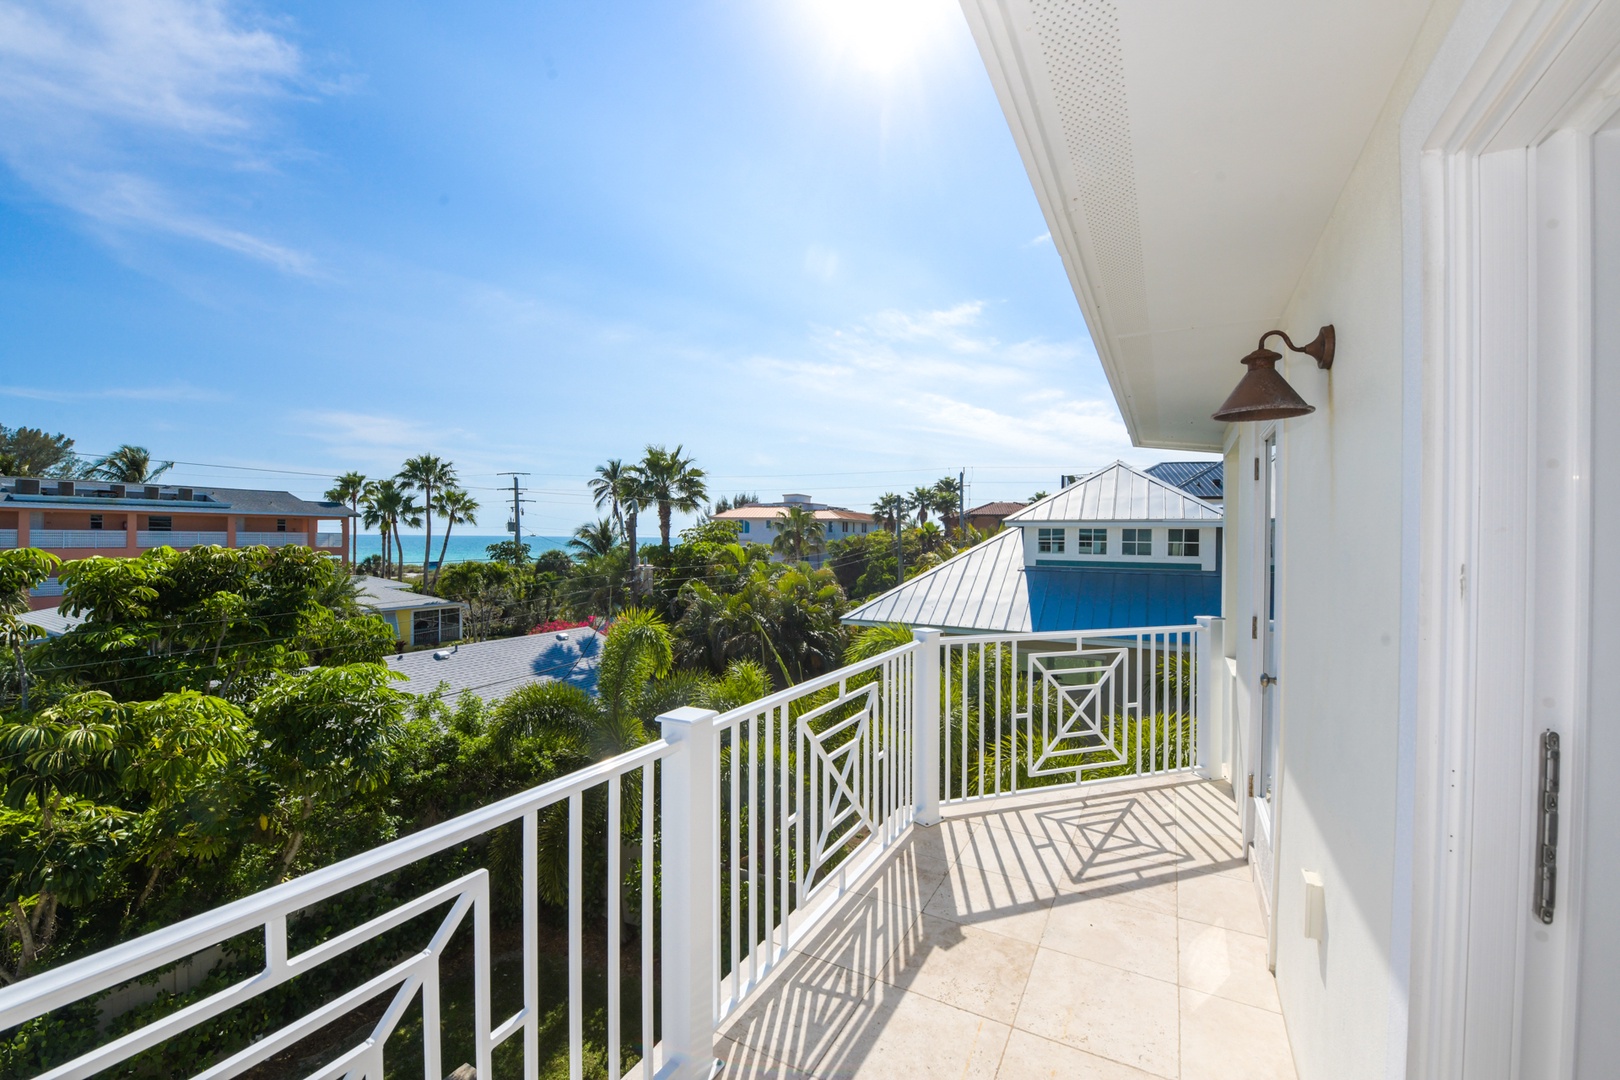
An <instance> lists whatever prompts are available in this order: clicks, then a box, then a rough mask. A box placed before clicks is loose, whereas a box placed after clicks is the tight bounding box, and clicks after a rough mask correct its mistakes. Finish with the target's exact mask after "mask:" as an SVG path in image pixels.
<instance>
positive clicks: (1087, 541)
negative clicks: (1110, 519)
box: [1074, 529, 1108, 555]
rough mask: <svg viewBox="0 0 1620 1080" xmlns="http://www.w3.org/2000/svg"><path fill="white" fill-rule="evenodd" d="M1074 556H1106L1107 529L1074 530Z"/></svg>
mask: <svg viewBox="0 0 1620 1080" xmlns="http://www.w3.org/2000/svg"><path fill="white" fill-rule="evenodd" d="M1074 553H1075V554H1076V555H1106V554H1108V530H1107V529H1076V530H1075V537H1074Z"/></svg>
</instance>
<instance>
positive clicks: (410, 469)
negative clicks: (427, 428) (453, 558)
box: [394, 454, 456, 583]
mask: <svg viewBox="0 0 1620 1080" xmlns="http://www.w3.org/2000/svg"><path fill="white" fill-rule="evenodd" d="M394 479H396V480H398V481H399V482H400V483H401V484H403V485H404V486H405V487H407V488H409V489H411V490H413V491H420V492H421V493H422V506H421V510H422V513H423V514H424V515H425V516H426V518H427V533H426V534H425V536H424V538H423V544H422V580H423V582H424V583H425V582H426V581H427V575H428V565H429V564H430V563H431V562H432V561H433V510H434V506H435V503H434V499H433V493H434V492H435V491H439V490H442V489H444V488H448V487H455V484H456V467H455V465H454V464H453V463H451V462H448V461H445V460H443V459H441V458H438V457H435V456H434V455H432V454H418V455H416V456H415V457H413V458H406V459H405V464H404V465H402V466H400V469H399V475H398V476H396V477H395V478H394ZM399 561H400V562H401V563H402V564H403V563H404V562H405V556H404V554H403V553H402V554H401V555H400V559H399Z"/></svg>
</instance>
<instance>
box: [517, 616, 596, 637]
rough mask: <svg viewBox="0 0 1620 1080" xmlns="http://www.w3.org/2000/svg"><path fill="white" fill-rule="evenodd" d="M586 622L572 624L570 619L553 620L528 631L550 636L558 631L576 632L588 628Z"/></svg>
mask: <svg viewBox="0 0 1620 1080" xmlns="http://www.w3.org/2000/svg"><path fill="white" fill-rule="evenodd" d="M590 625H591V624H590V623H589V622H588V621H583V620H582V621H580V622H574V621H572V620H570V619H553V620H551V621H550V622H548V623H541V624H540V625H539V626H537V627H535V628H534V629H533V630H530V631H529V633H531V634H552V633H556V632H557V631H559V630H578V629H579V628H580V627H582V626H590Z"/></svg>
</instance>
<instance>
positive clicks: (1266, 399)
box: [1214, 324, 1333, 423]
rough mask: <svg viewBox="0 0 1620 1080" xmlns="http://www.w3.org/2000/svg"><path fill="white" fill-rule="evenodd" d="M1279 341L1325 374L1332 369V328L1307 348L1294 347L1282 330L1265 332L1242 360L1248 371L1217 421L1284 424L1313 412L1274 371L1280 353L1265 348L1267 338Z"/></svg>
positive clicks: (1326, 330)
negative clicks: (1308, 357) (1251, 421)
mask: <svg viewBox="0 0 1620 1080" xmlns="http://www.w3.org/2000/svg"><path fill="white" fill-rule="evenodd" d="M1268 337H1280V338H1282V339H1283V343H1284V344H1285V345H1287V346H1288V347H1289V348H1290V349H1292V350H1293V351H1294V352H1297V353H1305V354H1306V355H1307V356H1314V357H1316V366H1317V367H1319V368H1321V369H1322V370H1323V371H1327V370H1328V369H1329V368H1331V367H1332V366H1333V327H1332V325H1331V324H1330V325H1328V326H1324V327H1322V329H1321V332H1320V333H1318V334H1317V335H1316V340H1315V341H1313V342H1311V343H1310V344H1309V345H1295V344H1294V343H1293V342H1292V341H1290V340H1289V339H1288V335H1287V334H1285V333H1283V332H1282V331H1281V330H1268V331H1266V332H1265V333H1264V334H1261V335H1260V344H1259V346H1258V347H1257V348H1256V349H1255V350H1254V352H1252V353H1250V354H1249V355H1248V356H1245V357H1244V358H1243V365H1244V366H1245V367H1247V368H1248V369H1249V370H1248V371H1246V372H1244V373H1243V378H1242V379H1241V380H1239V382H1238V384H1237V389H1235V390H1233V391H1232V396H1231V397H1229V398H1227V399H1226V403H1225V404H1224V405H1222V406H1221V407H1220V408H1219V409H1217V410H1215V414H1214V418H1215V419H1216V420H1222V421H1226V422H1228V423H1242V422H1243V421H1245V420H1286V419H1288V418H1289V417H1290V416H1304V415H1305V414H1306V413H1313V412H1315V411H1316V406H1315V405H1308V404H1306V402H1305V399H1304V398H1302V397H1300V396H1299V395H1298V394H1297V393H1295V392H1294V388H1293V387H1292V386H1289V385H1288V380H1287V379H1285V378H1283V377H1282V374H1281V373H1280V372H1278V370H1277V361H1279V360H1281V359H1282V353H1279V352H1272V351H1271V350H1270V349H1268V348H1266V338H1268Z"/></svg>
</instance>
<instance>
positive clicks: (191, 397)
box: [0, 383, 225, 402]
mask: <svg viewBox="0 0 1620 1080" xmlns="http://www.w3.org/2000/svg"><path fill="white" fill-rule="evenodd" d="M0 394H4V395H5V396H7V397H16V398H24V399H27V400H30V401H58V402H76V401H154V402H158V401H162V402H191V401H223V400H225V395H223V394H220V393H218V392H217V391H213V390H204V389H202V388H200V387H196V386H191V385H189V384H187V383H170V384H168V385H166V386H103V387H95V388H91V389H83V390H64V389H60V388H57V387H43V386H0Z"/></svg>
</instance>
